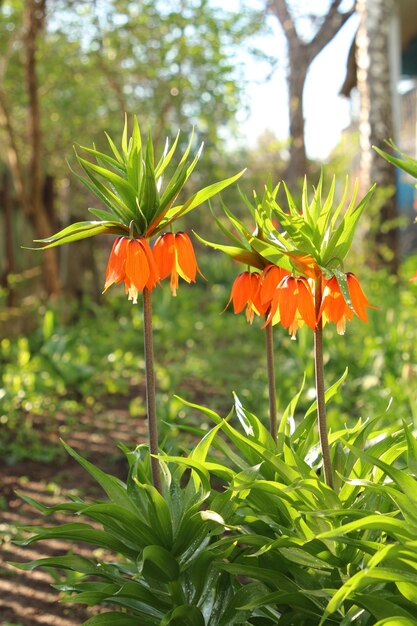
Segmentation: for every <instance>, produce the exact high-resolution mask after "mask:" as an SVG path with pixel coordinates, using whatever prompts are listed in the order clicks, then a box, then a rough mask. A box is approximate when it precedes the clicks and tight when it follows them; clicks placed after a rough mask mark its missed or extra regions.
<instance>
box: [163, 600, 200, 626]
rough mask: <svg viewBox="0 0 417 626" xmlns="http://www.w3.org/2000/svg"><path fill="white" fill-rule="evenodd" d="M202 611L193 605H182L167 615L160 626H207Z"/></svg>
mask: <svg viewBox="0 0 417 626" xmlns="http://www.w3.org/2000/svg"><path fill="white" fill-rule="evenodd" d="M205 623H206V622H205V620H204V617H203V615H202V613H201V611H200V609H199V608H198V607H196V606H193V605H191V604H182V605H180V606H177V607H176V608H175V609H173V610H172V611H170V612H169V613H167V615H165V617H164V618H163V620H162V621H161V624H160V626H205Z"/></svg>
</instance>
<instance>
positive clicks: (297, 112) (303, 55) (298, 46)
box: [268, 0, 355, 188]
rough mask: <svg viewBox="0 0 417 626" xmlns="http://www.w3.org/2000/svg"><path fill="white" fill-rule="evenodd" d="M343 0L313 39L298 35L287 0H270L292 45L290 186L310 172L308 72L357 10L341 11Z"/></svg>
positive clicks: (337, 0)
mask: <svg viewBox="0 0 417 626" xmlns="http://www.w3.org/2000/svg"><path fill="white" fill-rule="evenodd" d="M342 1H343V0H332V2H331V4H330V7H329V10H328V12H327V13H326V15H324V16H323V19H322V22H321V26H320V27H319V29H318V31H317V33H316V34H315V36H314V37H313V39H311V41H309V42H305V41H303V39H302V38H301V37H300V36H299V35H298V33H297V29H296V24H295V21H294V19H293V16H292V15H291V12H290V8H289V7H290V5H289V3H288V2H287V0H269V3H268V7H269V10H270V11H271V12H272V13H273V14H274V15H275V16H276V17H277V18H278V20H279V22H280V24H281V26H282V29H283V31H284V34H285V36H286V39H287V44H288V91H289V115H290V160H289V164H288V170H287V173H286V176H285V180H286V182H287V184H288V185H289V187H290V188H291V187H294V186H295V185H296V184H297V181H298V180H299V179H300V178H302V177H304V176H305V174H306V173H307V155H306V149H305V128H304V111H303V94H304V85H305V80H306V77H307V72H308V70H309V67H310V65H311V63H312V62H313V61H314V59H315V58H316V57H317V55H318V54H319V53H320V52H321V51H322V50H323V48H324V47H325V46H327V44H328V43H329V42H330V41H331V40H332V39H333V37H334V36H335V35H336V33H337V32H338V31H339V30H340V29H341V28H342V26H343V25H344V24H345V22H346V21H347V20H348V19H349V18H350V16H351V15H352V14H353V13H354V10H355V9H354V7H352V9H351V10H350V11H348V12H346V13H340V11H339V7H340V5H341V4H342Z"/></svg>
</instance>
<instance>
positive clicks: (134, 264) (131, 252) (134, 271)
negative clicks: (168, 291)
mask: <svg viewBox="0 0 417 626" xmlns="http://www.w3.org/2000/svg"><path fill="white" fill-rule="evenodd" d="M158 280H159V274H158V269H157V267H156V265H155V260H154V258H153V255H152V250H151V248H150V247H149V244H148V242H147V241H146V239H143V238H140V239H129V238H128V237H118V238H117V239H116V241H115V242H114V244H113V248H112V250H111V252H110V257H109V262H108V264H107V269H106V283H105V285H104V291H107V289H108V288H109V287H110V286H111V285H113V284H115V283H116V284H117V283H121V282H124V284H125V287H126V293H128V294H129V300H132V301H133V303H134V304H136V302H137V298H138V293H139V292H142V291H143V290H144V288H145V287H147V288H148V289H149V291H152V289H153V288H154V287H155V285H156V283H157V282H158ZM104 291H103V293H104Z"/></svg>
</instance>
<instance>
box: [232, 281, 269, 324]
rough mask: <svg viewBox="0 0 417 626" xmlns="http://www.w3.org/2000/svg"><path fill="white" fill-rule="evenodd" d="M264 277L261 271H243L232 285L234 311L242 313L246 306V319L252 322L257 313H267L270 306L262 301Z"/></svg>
mask: <svg viewBox="0 0 417 626" xmlns="http://www.w3.org/2000/svg"><path fill="white" fill-rule="evenodd" d="M261 283H262V278H261V275H260V274H259V272H242V274H239V276H237V278H236V279H235V282H234V283H233V285H232V291H231V294H230V299H229V302H228V303H227V305H226V309H227V307H228V306H229V304H230V303H231V302H233V311H234V313H240V312H241V311H243V309H244V308H245V307H246V319H247V321H248V322H249V323H250V324H252V322H253V318H254V315H255V313H256V314H257V315H265V313H266V310H267V308H268V306H267V305H264V304H262V301H261V297H260V296H261V291H260V289H261Z"/></svg>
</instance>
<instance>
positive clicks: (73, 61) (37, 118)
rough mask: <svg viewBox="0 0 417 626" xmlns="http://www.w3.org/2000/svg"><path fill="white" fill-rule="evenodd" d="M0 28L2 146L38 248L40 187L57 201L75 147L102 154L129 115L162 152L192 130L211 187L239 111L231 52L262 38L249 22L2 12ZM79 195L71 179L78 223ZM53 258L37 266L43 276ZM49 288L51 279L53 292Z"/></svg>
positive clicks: (93, 7)
mask: <svg viewBox="0 0 417 626" xmlns="http://www.w3.org/2000/svg"><path fill="white" fill-rule="evenodd" d="M0 17H1V19H0V54H1V56H0V78H2V81H1V87H0V127H1V128H0V130H1V137H0V138H1V139H2V140H3V141H4V143H5V144H6V145H7V146H8V150H7V164H8V168H9V169H10V171H11V172H12V175H13V182H14V188H15V193H16V195H17V197H18V200H19V205H20V206H21V207H22V208H23V209H24V211H25V214H26V215H27V217H28V218H29V220H30V222H31V223H32V225H33V229H34V233H35V236H36V238H44V237H46V236H48V235H49V234H50V233H51V230H52V229H50V228H49V223H48V219H47V218H48V215H47V212H46V211H45V210H44V209H45V207H44V206H43V203H42V199H41V195H42V194H41V188H42V185H43V181H45V179H46V177H47V175H51V174H53V176H54V178H55V180H56V187H57V188H58V189H59V188H60V187H61V186H62V185H61V181H63V180H64V179H67V178H68V166H67V163H66V159H69V160H70V162H71V153H72V145H73V144H74V142H75V141H76V142H77V143H79V144H81V145H91V142H92V141H95V142H96V143H97V146H98V148H100V144H101V142H102V141H105V137H104V133H103V130H104V129H106V130H107V131H108V132H109V133H110V134H112V133H116V132H118V131H119V128H120V125H121V124H122V123H123V117H124V114H125V112H127V113H128V114H129V113H136V114H138V116H139V118H140V120H141V122H142V124H143V125H144V126H148V127H149V128H152V130H153V135H154V140H155V143H159V148H160V149H161V148H162V147H163V143H164V142H165V138H166V137H167V136H170V137H172V135H175V134H176V131H177V130H178V129H179V128H181V129H182V130H183V131H184V132H183V134H182V138H181V140H182V141H184V140H185V139H187V138H188V137H189V134H190V132H191V130H192V128H193V126H195V128H196V134H197V139H196V145H197V144H198V142H199V141H201V140H203V139H204V140H206V145H205V170H203V171H202V172H201V174H200V175H201V177H202V178H203V177H204V176H205V175H206V176H207V177H210V170H212V169H213V168H215V167H216V166H217V161H218V160H219V159H218V152H219V149H220V146H221V145H222V146H223V145H224V134H222V131H224V128H225V127H226V126H228V125H230V124H233V122H234V118H235V116H236V113H237V111H238V110H240V109H241V107H242V102H243V88H244V85H245V81H244V77H243V70H242V68H241V64H240V63H239V62H238V61H237V50H238V48H239V46H240V45H241V44H242V42H244V41H246V40H247V38H248V37H250V36H251V34H252V33H253V32H254V31H256V30H259V28H261V27H262V23H261V21H260V20H256V19H253V12H249V11H247V12H242V13H237V12H232V11H228V10H223V9H219V8H215V7H213V5H212V4H211V3H210V2H208V1H207V0H172V2H169V3H167V2H166V1H165V0H142V1H141V2H140V3H138V2H132V1H130V0H105V1H103V2H100V3H95V2H85V0H49V2H48V0H28V1H27V2H23V3H22V2H21V0H8V1H6V0H5V1H4V2H3V3H0ZM3 154H4V153H3ZM3 158H4V157H3ZM200 182H201V181H197V180H196V184H200ZM203 184H204V182H203ZM82 193H83V195H82V196H81V192H80V191H79V188H78V184H77V181H76V178H75V177H71V188H70V191H69V194H70V195H71V197H70V198H68V195H69V194H67V197H66V201H67V205H68V206H70V207H71V211H74V212H75V213H77V211H79V207H81V206H82V207H83V211H84V210H85V206H86V204H87V202H89V199H88V198H87V200H86V198H85V191H83V192H82ZM59 201H60V197H59V194H58V202H59ZM87 206H88V204H87ZM58 210H59V206H58ZM30 239H31V236H30V235H26V236H25V241H24V242H22V243H24V244H27V243H29V241H30ZM80 245H81V244H80ZM89 250H90V251H91V248H89ZM54 257H55V252H54V250H52V251H51V252H48V253H47V254H46V256H43V257H42V258H43V260H44V262H45V263H48V267H49V269H51V268H52V267H53V266H52V263H53V259H54ZM45 268H46V266H45ZM51 272H52V270H51ZM51 276H52V278H51ZM56 276H57V272H56V271H55V270H54V272H52V273H49V274H48V277H47V283H48V291H49V292H54V291H56V280H55V279H56Z"/></svg>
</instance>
